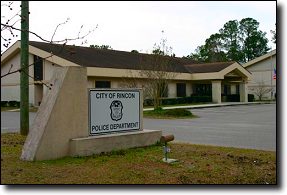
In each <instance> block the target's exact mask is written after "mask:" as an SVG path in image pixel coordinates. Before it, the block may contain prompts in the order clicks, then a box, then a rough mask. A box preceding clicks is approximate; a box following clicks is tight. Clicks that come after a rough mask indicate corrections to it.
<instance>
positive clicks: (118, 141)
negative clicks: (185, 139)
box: [70, 129, 162, 156]
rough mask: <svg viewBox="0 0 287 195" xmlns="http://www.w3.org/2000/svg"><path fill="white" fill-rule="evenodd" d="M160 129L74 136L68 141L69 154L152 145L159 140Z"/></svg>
mask: <svg viewBox="0 0 287 195" xmlns="http://www.w3.org/2000/svg"><path fill="white" fill-rule="evenodd" d="M161 135H162V131H160V130H146V129H144V130H142V131H133V132H125V133H116V134H109V135H100V136H89V137H85V138H75V139H71V141H70V155H71V156H89V155H92V154H99V153H102V152H111V151H115V150H121V149H128V148H135V147H143V146H149V145H153V144H155V143H156V142H158V141H159V140H160V137H161Z"/></svg>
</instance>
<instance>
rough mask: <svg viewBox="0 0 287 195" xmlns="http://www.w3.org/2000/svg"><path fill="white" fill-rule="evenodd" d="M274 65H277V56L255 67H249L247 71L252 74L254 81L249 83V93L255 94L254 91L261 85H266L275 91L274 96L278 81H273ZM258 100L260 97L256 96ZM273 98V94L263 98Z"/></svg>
mask: <svg viewBox="0 0 287 195" xmlns="http://www.w3.org/2000/svg"><path fill="white" fill-rule="evenodd" d="M274 65H276V56H275V55H274V56H272V58H271V57H269V58H267V59H265V60H262V61H260V62H257V63H255V64H253V65H250V66H248V67H247V68H246V69H247V70H248V71H250V72H251V73H252V77H253V79H252V80H251V81H249V82H248V84H247V86H248V93H251V94H255V93H254V90H255V88H258V86H259V85H260V84H261V86H262V85H264V86H265V87H266V88H269V87H271V88H272V90H273V96H272V99H273V98H274V93H275V92H276V80H274V79H273V68H274ZM255 98H256V99H258V97H256V96H255ZM270 98H271V92H269V93H266V94H265V95H264V96H263V99H270Z"/></svg>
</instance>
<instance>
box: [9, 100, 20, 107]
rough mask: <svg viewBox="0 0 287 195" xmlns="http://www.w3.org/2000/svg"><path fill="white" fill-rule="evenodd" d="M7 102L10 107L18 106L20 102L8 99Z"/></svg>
mask: <svg viewBox="0 0 287 195" xmlns="http://www.w3.org/2000/svg"><path fill="white" fill-rule="evenodd" d="M8 104H9V106H11V107H20V102H17V101H9V102H8Z"/></svg>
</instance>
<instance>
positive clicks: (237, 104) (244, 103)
mask: <svg viewBox="0 0 287 195" xmlns="http://www.w3.org/2000/svg"><path fill="white" fill-rule="evenodd" d="M254 104H276V102H233V103H221V104H201V105H190V106H188V105H187V106H171V107H163V108H162V109H164V110H169V109H175V108H186V109H200V108H212V107H223V106H241V105H254ZM150 110H153V108H145V109H143V111H150Z"/></svg>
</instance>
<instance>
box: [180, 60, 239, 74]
mask: <svg viewBox="0 0 287 195" xmlns="http://www.w3.org/2000/svg"><path fill="white" fill-rule="evenodd" d="M234 63H235V62H233V61H232V62H214V63H206V64H189V65H185V67H186V69H188V70H189V72H190V73H208V72H219V71H221V70H223V69H225V68H226V67H228V66H230V65H231V64H234Z"/></svg>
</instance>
